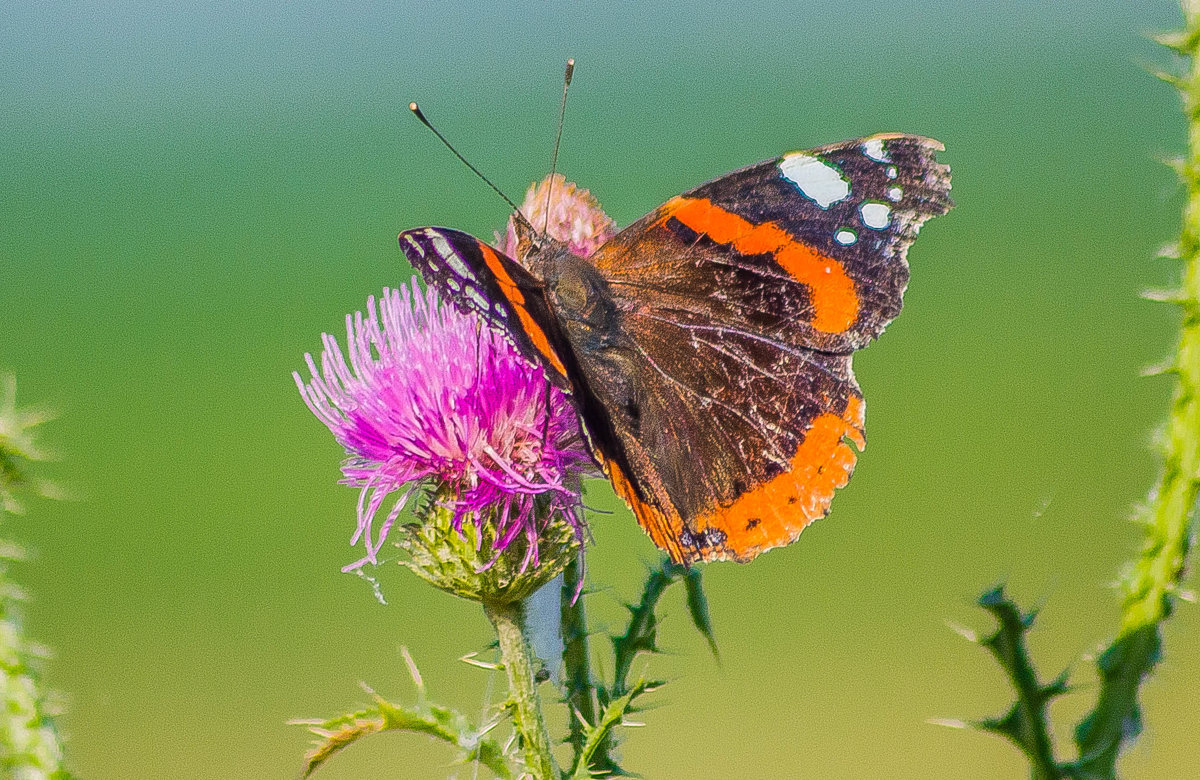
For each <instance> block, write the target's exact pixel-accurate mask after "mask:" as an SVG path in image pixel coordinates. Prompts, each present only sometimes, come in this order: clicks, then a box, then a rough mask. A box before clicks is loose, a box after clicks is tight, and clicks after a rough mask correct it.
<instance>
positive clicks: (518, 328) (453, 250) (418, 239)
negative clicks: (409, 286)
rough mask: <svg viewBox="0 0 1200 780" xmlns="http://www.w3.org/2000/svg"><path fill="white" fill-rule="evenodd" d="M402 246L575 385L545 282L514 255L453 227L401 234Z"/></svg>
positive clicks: (561, 382) (437, 280)
mask: <svg viewBox="0 0 1200 780" xmlns="http://www.w3.org/2000/svg"><path fill="white" fill-rule="evenodd" d="M399 238H400V247H401V249H403V250H404V255H405V257H407V258H408V261H409V262H410V263H412V265H413V267H414V268H416V269H417V270H418V271H419V272H420V273H421V276H422V277H423V278H424V279H425V281H426V283H427V284H432V285H434V286H436V287H437V288H438V291H439V292H440V293H441V294H442V295H443V296H445V297H446V298H448V299H449V300H450V301H451V302H452V303H453V304H454V305H455V306H457V307H459V308H460V309H462V310H464V311H472V312H475V313H476V314H478V315H480V316H481V317H482V318H483V319H484V320H485V321H486V322H487V323H488V324H490V325H492V326H494V327H496V328H497V329H498V330H500V331H501V332H502V333H504V334H505V335H506V336H508V338H509V340H511V341H512V342H513V344H514V345H516V347H517V348H518V349H519V350H520V351H521V352H522V354H524V355H525V356H526V357H527V358H529V360H531V361H532V362H534V363H536V364H538V365H541V366H543V367H544V368H545V369H546V373H547V376H549V378H550V379H551V381H553V382H554V383H555V384H557V385H558V386H560V387H563V388H564V389H570V384H569V382H568V381H567V378H566V368H565V367H564V366H563V364H562V362H561V360H560V355H561V354H562V352H561V350H562V348H563V345H562V338H563V337H562V335H561V333H560V331H559V328H558V327H557V322H556V320H555V318H554V316H553V315H552V314H551V312H550V311H549V309H548V308H547V305H546V296H545V288H544V285H543V284H542V282H541V281H540V280H538V279H535V278H534V277H533V276H532V275H531V274H530V273H529V272H528V271H526V270H525V269H524V268H522V267H521V266H520V265H519V264H517V263H516V262H515V261H513V260H512V258H510V257H507V256H506V255H504V254H502V253H500V252H498V251H496V250H495V249H493V248H492V247H490V246H488V245H487V244H485V243H483V242H482V241H480V240H479V239H477V238H475V237H474V236H472V235H470V234H468V233H463V232H462V231H459V230H452V229H450V228H435V227H429V228H417V229H415V230H406V231H404V232H403V233H401V234H400V237H399Z"/></svg>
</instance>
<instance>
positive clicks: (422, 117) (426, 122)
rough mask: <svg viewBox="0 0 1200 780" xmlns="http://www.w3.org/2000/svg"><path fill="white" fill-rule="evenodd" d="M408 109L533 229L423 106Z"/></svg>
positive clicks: (515, 205)
mask: <svg viewBox="0 0 1200 780" xmlns="http://www.w3.org/2000/svg"><path fill="white" fill-rule="evenodd" d="M408 110H409V111H411V112H413V113H414V114H416V116H417V119H420V120H421V124H423V125H425V126H426V127H428V128H429V129H430V130H432V131H433V134H434V135H436V136H437V137H438V140H439V141H441V142H442V143H444V144H445V145H446V148H447V149H449V150H450V151H451V152H453V153H454V156H455V157H457V158H458V159H459V160H460V161H461V162H462V164H463V165H465V166H467V167H468V168H470V169H471V172H472V173H474V174H475V175H476V176H478V177H479V178H480V179H483V183H484V184H486V185H487V186H489V187H491V188H492V191H493V192H495V193H496V194H497V195H499V196H500V197H501V198H503V199H504V202H505V203H507V204H508V205H509V206H510V207H511V208H512V210H513V213H514V217H515V218H516V219H517V220H519V221H521V222H524V223H525V224H526V225H528V226H529V227H530V229H531V230H532V229H533V226H532V225H529V220H527V219H525V215H524V214H522V213H521V209H519V208H518V207H517V204H515V203H513V202H512V199H511V198H509V197H508V196H507V195H505V194H504V193H503V192H501V191H500V188H499V187H497V186H496V185H495V184H492V180H491V179H489V178H488V177H486V176H484V175H483V174H482V173H480V171H479V169H478V168H476V167H475V166H474V165H471V163H470V162H468V161H467V158H466V157H463V156H462V155H461V154H460V153H459V151H458V150H457V149H455V148H454V145H453V144H451V143H450V142H449V141H447V140H446V136H444V135H442V134H441V133H440V132H438V129H437V128H436V127H434V126H433V123H432V122H430V121H429V120H428V119H427V118H426V117H425V114H424V113H423V112H422V111H421V107H420V106H418V105H417V104H416V102H415V101H414V102H412V103H409V104H408Z"/></svg>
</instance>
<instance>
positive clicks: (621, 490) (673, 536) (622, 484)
mask: <svg viewBox="0 0 1200 780" xmlns="http://www.w3.org/2000/svg"><path fill="white" fill-rule="evenodd" d="M597 457H598V458H599V460H600V467H601V468H603V469H604V473H605V474H606V475H607V476H608V479H609V481H610V482H612V486H613V491H614V492H615V493H616V494H617V495H618V496H620V497H621V498H623V499H624V500H625V503H626V505H627V506H628V507H629V508H630V509H632V510H633V516H634V517H636V518H637V521H638V525H640V526H641V527H642V529H643V530H644V531H645V532H646V533H647V534H648V535H649V536H650V539H651V541H653V542H654V543H655V544H656V545H658V548H659V549H660V550H664V551H666V553H667V554H668V555H670V556H671V560H672V561H674V562H675V563H685V562H687V563H690V561H689V560H686V559H685V555H684V552H683V548H682V547H681V545H680V544H679V536H680V532H681V530H682V526H681V525H680V524H679V523H674V524H672V523H671V521H670V520H668V519H667V516H666V515H665V514H663V512H662V510H660V509H659V508H658V507H656V506H653V505H651V504H647V503H646V502H645V501H643V500H642V499H641V498H639V497H638V494H637V490H635V489H634V487H633V485H632V484H630V482H629V480H628V478H626V476H625V473H624V472H623V471H621V469H620V467H619V466H617V464H615V463H613V462H612V461H611V460H608V459H607V458H604V457H603V456H600V455H597Z"/></svg>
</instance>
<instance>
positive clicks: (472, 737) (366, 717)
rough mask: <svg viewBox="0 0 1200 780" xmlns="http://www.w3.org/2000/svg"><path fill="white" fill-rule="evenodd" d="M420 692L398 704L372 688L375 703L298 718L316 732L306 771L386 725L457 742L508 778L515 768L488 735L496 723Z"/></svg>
mask: <svg viewBox="0 0 1200 780" xmlns="http://www.w3.org/2000/svg"><path fill="white" fill-rule="evenodd" d="M406 661H407V662H409V663H410V671H412V672H413V674H414V679H415V680H420V675H419V673H416V671H415V670H416V666H415V664H411V659H408V658H406ZM421 694H422V701H421V702H419V703H418V704H417V706H415V707H405V706H404V705H401V704H395V703H393V702H389V701H387V700H385V699H384V698H382V697H381V696H378V695H376V694H374V693H372V697H373V699H374V706H372V707H367V708H365V709H362V710H358V711H356V712H351V713H347V714H344V715H338V716H335V717H333V718H329V719H328V720H323V721H294V723H296V724H297V725H303V726H307V727H308V730H309V731H311V732H312V733H313V734H314V735H315V736H316V737H317V739H316V740H315V744H314V747H313V749H312V750H310V751H309V752H308V753H306V754H305V756H304V759H305V769H304V773H303V775H302V776H303V777H305V778H307V777H310V776H311V775H312V774H313V773H314V772H315V771H317V769H319V768H320V767H321V766H322V765H323V764H324V763H325V762H326V761H328V760H329V759H330V758H332V757H333V756H334V755H336V754H337V753H340V752H341V751H342V750H345V749H346V748H347V747H349V746H350V745H352V744H354V743H355V742H357V741H359V740H360V739H362V738H364V737H367V736H369V735H371V734H378V733H381V732H384V731H407V732H410V733H413V734H426V735H428V736H431V737H434V738H435V739H439V740H441V741H443V742H446V743H448V744H450V745H453V746H454V747H456V748H458V749H459V751H460V754H459V757H458V758H459V760H460V761H462V762H471V761H478V762H479V763H481V764H483V765H484V766H486V767H487V768H488V769H490V770H491V771H492V772H493V773H495V774H496V776H497V777H501V778H506V780H507V779H508V778H512V776H513V773H512V770H511V768H510V767H509V765H508V762H507V760H506V759H505V756H504V751H503V749H502V748H501V747H500V745H499V744H498V743H496V742H495V740H492V739H489V738H487V737H485V736H484V735H485V734H486V733H487V732H488V731H490V730H491V728H492V726H493V725H494V724H490V725H488V726H485V727H484V728H482V729H476V728H474V727H472V726H471V724H470V722H469V721H468V720H467V718H466V717H465V716H463V715H461V714H459V713H458V712H456V711H454V710H452V709H449V708H448V707H441V706H438V705H430V704H426V703H425V702H424V687H423V686H422V687H421Z"/></svg>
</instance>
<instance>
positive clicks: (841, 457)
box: [696, 396, 866, 561]
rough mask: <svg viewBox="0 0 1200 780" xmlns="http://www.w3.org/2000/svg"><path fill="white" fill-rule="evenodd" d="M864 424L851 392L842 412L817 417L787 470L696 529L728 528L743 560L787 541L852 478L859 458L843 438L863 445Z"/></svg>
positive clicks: (729, 544) (732, 548)
mask: <svg viewBox="0 0 1200 780" xmlns="http://www.w3.org/2000/svg"><path fill="white" fill-rule="evenodd" d="M862 427H863V403H862V399H860V398H858V397H856V396H851V397H850V399H849V403H848V404H847V405H846V409H845V411H843V412H842V414H840V415H838V414H833V413H832V412H826V413H825V414H822V415H820V416H819V417H817V418H816V419H815V420H813V424H812V426H810V427H809V429H808V430H807V431H806V432H805V434H804V441H802V442H801V443H800V446H799V447H798V448H797V449H796V454H795V455H794V456H792V460H791V463H790V465H789V467H788V470H787V471H785V472H783V473H782V474H779V475H778V476H776V477H775V478H774V479H772V480H771V481H769V482H764V483H763V484H761V485H759V486H758V487H756V488H754V489H753V490H751V491H749V492H747V493H745V494H744V495H742V496H741V497H739V498H737V499H736V500H734V502H733V503H732V504H730V505H729V506H727V507H721V508H718V509H717V510H716V511H715V512H713V513H712V514H709V515H707V516H703V517H699V518H697V520H696V526H697V529H698V530H706V529H709V528H715V529H719V530H720V531H722V532H724V534H725V542H724V547H725V548H727V550H728V552H729V553H730V554H732V555H733V557H734V558H736V559H738V560H741V561H747V560H750V559H751V558H753V557H755V556H756V555H758V554H759V553H760V552H763V551H764V550H769V549H771V548H772V547H780V546H782V545H785V544H789V543H790V542H792V541H793V540H794V539H795V538H796V537H797V536H799V534H800V532H801V531H802V530H804V528H805V526H807V525H808V524H809V523H811V522H812V521H813V520H817V519H819V518H822V517H824V516H825V514H826V512H828V510H829V504H830V502H832V501H833V494H834V492H835V491H836V490H837V489H838V488H840V487H843V486H844V485H845V484H846V483H847V482H848V481H849V480H850V473H851V472H852V471H854V462H855V459H856V457H857V456H856V454H855V451H854V450H853V449H852V448H851V447H850V446H849V445H848V444H846V442H845V441H843V438H847V439H850V440H851V441H852V442H854V444H855V445H857V446H858V448H859V449H862V447H864V446H865V445H866V441H865V440H864V439H863V435H862Z"/></svg>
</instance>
